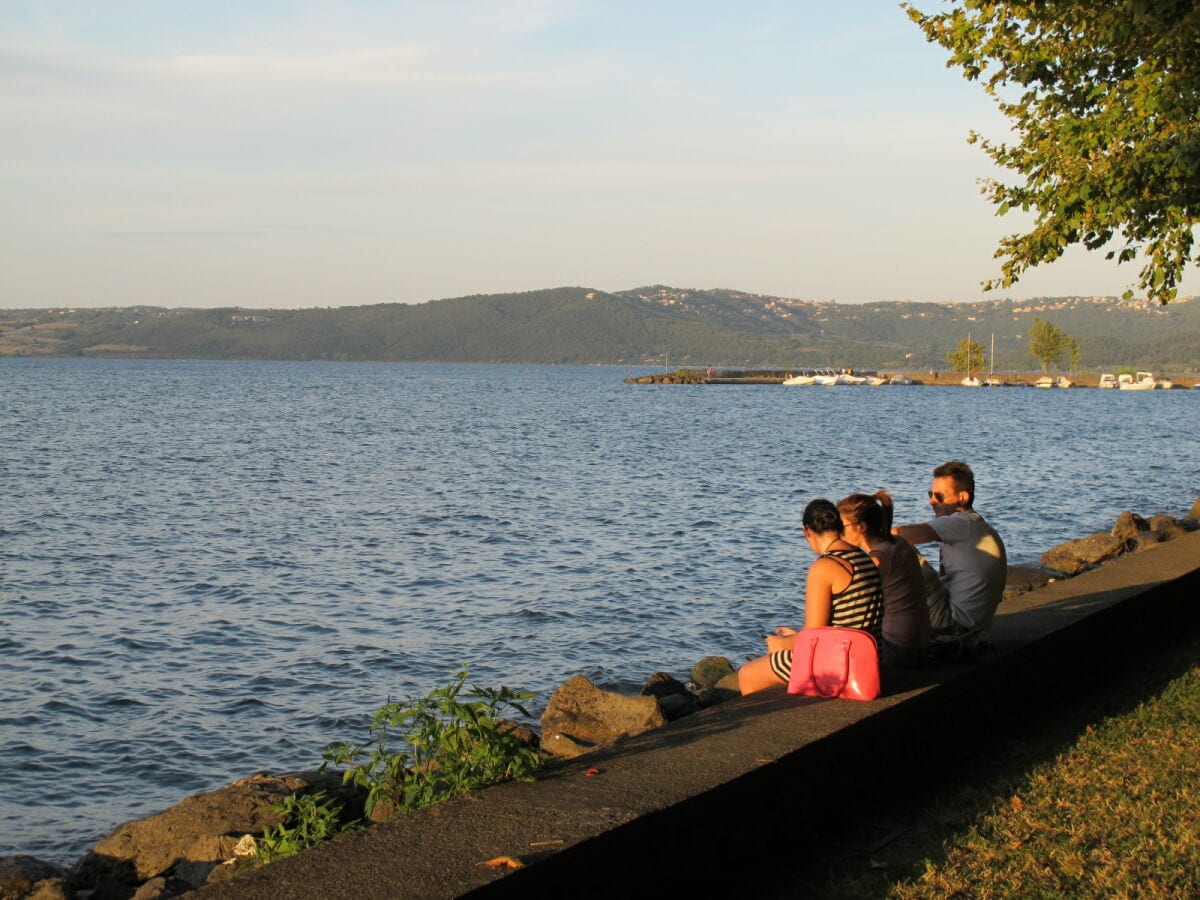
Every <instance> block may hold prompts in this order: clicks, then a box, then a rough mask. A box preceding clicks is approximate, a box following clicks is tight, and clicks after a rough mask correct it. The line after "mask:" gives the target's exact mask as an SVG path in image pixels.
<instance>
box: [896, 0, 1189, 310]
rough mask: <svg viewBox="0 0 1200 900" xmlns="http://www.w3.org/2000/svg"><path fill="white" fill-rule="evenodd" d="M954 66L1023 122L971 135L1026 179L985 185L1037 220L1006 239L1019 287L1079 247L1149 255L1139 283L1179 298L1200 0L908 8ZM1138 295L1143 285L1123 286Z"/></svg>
mask: <svg viewBox="0 0 1200 900" xmlns="http://www.w3.org/2000/svg"><path fill="white" fill-rule="evenodd" d="M901 5H902V6H903V8H904V9H905V11H906V12H907V14H908V16H909V18H910V19H912V20H913V21H914V22H916V23H917V24H918V25H919V26H920V27H921V29H922V30H923V31H924V32H925V36H926V38H927V39H928V40H929V41H930V42H932V43H937V44H940V45H941V46H942V47H943V48H945V49H946V50H947V51H949V54H950V58H949V61H948V62H947V66H948V67H958V68H960V69H962V73H963V75H964V77H966V78H967V79H968V80H972V81H975V80H978V81H981V82H982V84H983V87H984V90H985V91H986V92H987V93H988V95H990V96H991V97H993V98H994V99H995V100H996V102H997V104H998V106H999V108H1000V110H1001V112H1003V113H1004V115H1005V116H1007V117H1008V119H1009V121H1010V122H1011V123H1012V127H1013V130H1014V132H1015V135H1016V140H1015V141H1014V142H1013V143H1011V144H1010V143H1003V142H995V141H991V140H988V139H986V138H984V137H982V136H981V135H979V134H978V133H975V132H972V133H971V135H970V138H969V140H970V141H971V142H972V143H977V144H979V146H980V147H981V148H982V149H983V150H984V152H985V153H987V155H988V156H990V157H991V158H992V160H993V161H994V162H995V163H996V164H997V165H998V166H1000V167H1002V168H1005V169H1009V170H1011V171H1013V172H1016V173H1018V174H1019V175H1020V176H1021V177H1022V178H1023V179H1024V181H1023V182H1021V183H1015V184H1005V183H1002V182H1000V181H997V180H995V179H983V180H982V182H981V183H982V185H983V193H984V195H985V196H986V197H987V198H988V199H989V200H990V201H991V202H992V203H993V204H995V206H996V207H997V213H998V214H999V215H1004V214H1006V213H1007V212H1009V211H1010V210H1013V209H1021V210H1023V211H1025V212H1031V213H1033V215H1034V222H1033V227H1032V228H1031V229H1030V230H1029V231H1027V232H1026V233H1024V234H1011V235H1008V236H1006V237H1004V238H1002V239H1001V240H1000V246H999V248H998V249H997V250H996V258H997V259H1000V260H1002V262H1001V275H1000V277H998V278H994V279H992V280H990V281H985V282H984V287H985V289H988V290H991V289H994V288H997V287H1010V286H1011V285H1013V284H1014V283H1016V282H1017V281H1018V280H1019V278H1020V276H1021V275H1022V273H1024V272H1025V271H1026V270H1027V269H1029V268H1032V267H1034V266H1037V265H1040V264H1042V263H1050V262H1053V261H1055V260H1057V259H1058V258H1059V257H1060V256H1062V254H1063V252H1064V251H1065V250H1066V248H1067V247H1069V246H1072V245H1075V244H1081V245H1082V246H1084V247H1086V248H1087V249H1088V250H1099V249H1102V248H1105V247H1107V246H1109V244H1110V242H1111V241H1113V240H1114V239H1115V240H1118V241H1121V242H1123V243H1122V244H1121V245H1120V246H1119V247H1118V248H1117V249H1109V250H1107V251H1106V258H1108V259H1115V260H1116V262H1117V264H1118V265H1120V264H1121V263H1126V262H1132V261H1134V260H1140V261H1141V263H1142V268H1141V270H1140V271H1139V273H1138V277H1137V287H1138V288H1139V289H1140V290H1142V291H1144V292H1145V293H1146V295H1147V297H1149V298H1151V299H1153V300H1157V301H1158V302H1160V303H1164V304H1165V303H1167V302H1169V301H1170V300H1172V299H1173V298H1174V297H1175V295H1176V293H1177V290H1178V283H1179V280H1180V278H1181V277H1182V274H1183V272H1184V270H1185V269H1186V268H1187V267H1188V265H1189V264H1191V263H1195V264H1197V265H1200V254H1196V255H1195V256H1193V250H1194V247H1195V235H1194V232H1193V229H1194V228H1195V226H1196V224H1197V222H1198V221H1200V115H1198V110H1200V4H1197V3H1196V2H1194V0H1093V2H1086V3H1085V2H1077V0H1040V2H1039V0H1024V2H1005V0H998V2H997V0H951V2H950V4H949V5H950V7H951V8H950V9H949V10H948V11H945V12H940V13H932V14H927V13H924V12H921V11H920V10H919V9H917V8H916V7H915V6H913V5H912V4H909V3H903V4H901ZM1125 296H1126V297H1127V298H1129V297H1132V296H1133V291H1132V290H1129V291H1126V293H1125Z"/></svg>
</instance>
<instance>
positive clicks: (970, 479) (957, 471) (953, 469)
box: [933, 459, 975, 506]
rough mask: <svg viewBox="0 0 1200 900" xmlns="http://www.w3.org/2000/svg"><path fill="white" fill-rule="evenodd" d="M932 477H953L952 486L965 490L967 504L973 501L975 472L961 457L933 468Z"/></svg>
mask: <svg viewBox="0 0 1200 900" xmlns="http://www.w3.org/2000/svg"><path fill="white" fill-rule="evenodd" d="M933 477H934V478H953V479H954V486H955V487H956V488H958V489H959V490H960V491H966V492H967V506H972V505H974V503H975V473H974V472H972V471H971V467H970V466H968V465H967V464H966V463H965V462H963V461H962V460H961V459H952V460H950V461H949V462H944V463H942V464H941V465H940V466H938V467H937V468H936V469H934V470H933Z"/></svg>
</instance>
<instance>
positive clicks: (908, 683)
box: [198, 532, 1200, 900]
mask: <svg viewBox="0 0 1200 900" xmlns="http://www.w3.org/2000/svg"><path fill="white" fill-rule="evenodd" d="M1198 590H1200V532H1195V533H1191V534H1187V535H1185V536H1183V537H1180V538H1178V539H1176V540H1174V541H1171V542H1170V543H1167V544H1162V545H1161V546H1157V547H1154V548H1152V549H1149V550H1146V551H1145V552H1142V553H1137V554H1132V555H1129V556H1126V557H1122V558H1121V559H1119V560H1117V561H1115V562H1113V563H1110V564H1108V565H1106V566H1104V567H1102V568H1099V569H1096V570H1093V571H1090V572H1086V573H1084V574H1082V575H1079V576H1077V577H1075V578H1072V579H1069V580H1063V581H1058V582H1054V583H1051V584H1049V585H1047V586H1046V587H1044V588H1041V589H1039V590H1036V591H1033V592H1030V593H1028V594H1024V595H1022V596H1020V597H1017V598H1014V599H1011V600H1008V601H1006V602H1005V603H1004V604H1003V605H1002V606H1001V608H1000V612H999V614H998V615H997V619H996V623H995V627H994V635H993V636H994V639H995V642H996V645H997V650H996V652H995V653H994V654H993V655H992V656H990V657H989V658H988V659H987V660H986V661H985V662H982V663H977V664H970V665H956V666H946V667H942V668H937V669H928V670H922V671H920V672H913V673H903V675H902V677H901V676H893V677H891V678H890V679H889V680H888V682H887V683H886V684H885V695H884V696H883V697H881V698H880V699H879V700H876V701H872V702H870V703H855V702H852V701H841V700H832V701H829V700H816V699H810V698H799V697H791V696H788V695H787V694H785V693H784V691H783V689H782V688H778V689H775V690H769V691H764V692H763V693H761V694H758V695H756V696H753V697H748V698H742V699H738V700H733V701H730V702H728V703H725V704H721V705H718V706H714V707H710V708H708V709H706V710H703V711H701V712H699V713H697V714H695V715H692V716H689V717H687V718H684V719H680V720H678V721H677V722H674V723H671V724H669V725H667V726H665V727H663V728H659V729H656V730H654V731H650V732H646V733H644V734H641V735H639V736H637V737H635V738H631V739H629V740H627V741H624V742H622V743H620V744H618V745H617V746H615V747H613V748H610V749H607V750H603V751H598V752H596V753H592V754H588V755H586V756H583V757H580V758H579V759H577V760H575V761H572V762H570V763H567V764H564V765H562V766H561V767H559V768H557V769H554V770H552V771H550V772H548V773H547V774H546V775H545V776H543V777H541V778H539V780H538V781H536V782H533V783H509V784H503V785H497V786H495V787H492V788H489V789H487V790H484V791H480V792H478V793H476V794H472V795H470V796H467V797H463V798H459V799H456V800H452V801H449V802H446V803H443V804H440V805H438V806H433V807H429V808H426V809H424V810H421V811H419V812H416V813H413V814H409V815H405V816H399V817H397V818H395V819H393V820H391V821H389V822H386V823H384V824H382V825H379V826H376V827H374V828H372V829H370V830H368V831H365V832H362V833H358V834H354V835H349V836H346V837H343V838H339V839H337V840H335V841H331V842H329V843H327V844H323V845H321V846H319V847H317V848H315V849H313V850H310V851H308V852H306V853H304V854H302V855H300V856H298V857H294V858H292V859H287V860H283V861H281V862H278V863H274V864H272V865H270V866H267V867H265V868H262V869H258V870H255V871H252V872H249V873H246V874H245V875H244V876H240V877H239V878H237V879H235V880H233V881H229V882H225V883H222V884H219V885H214V886H212V887H209V888H205V889H204V890H202V891H201V892H200V893H199V894H198V896H201V897H207V898H223V900H260V898H262V900H265V898H271V900H276V898H310V897H328V898H355V900H359V898H384V897H458V896H463V895H466V894H472V895H477V896H507V895H510V894H511V895H513V896H522V897H528V896H545V895H550V894H558V893H560V892H565V893H568V894H570V895H575V896H586V897H609V896H621V895H626V896H647V895H650V894H652V893H659V892H662V891H668V890H669V891H672V892H674V891H678V890H680V889H681V888H688V887H691V888H696V887H699V888H701V889H704V890H706V891H709V892H711V891H712V890H714V889H717V888H721V887H728V886H730V885H734V886H736V885H740V886H741V889H742V890H743V891H746V892H748V891H749V890H750V888H751V886H752V885H754V884H755V883H757V882H758V881H759V880H760V879H759V878H758V877H757V875H756V872H757V871H760V870H758V868H757V867H759V866H765V867H770V869H771V870H772V871H778V869H779V868H780V867H781V866H786V865H787V864H788V863H787V861H789V860H793V859H796V858H797V857H799V856H802V855H804V854H805V853H808V852H814V851H813V850H812V845H811V844H808V843H806V841H805V840H804V835H805V830H804V823H806V822H820V821H822V820H823V819H829V818H832V817H837V816H838V815H842V816H844V815H845V814H846V813H847V812H848V804H849V803H850V802H851V800H850V799H849V798H852V797H853V796H854V795H855V792H860V793H861V791H863V790H870V787H871V785H873V784H883V783H886V782H887V781H888V780H889V779H895V778H897V777H900V773H902V772H904V771H911V770H912V768H913V767H914V766H922V767H926V768H928V767H936V766H937V764H938V760H939V759H940V758H942V757H943V755H944V754H946V753H959V752H962V750H963V748H964V747H967V748H969V747H970V742H971V740H972V739H973V738H974V736H975V730H976V728H977V727H978V726H979V725H980V723H982V722H985V721H988V720H991V719H993V718H994V717H996V716H998V715H1001V714H1009V715H1012V714H1014V713H1015V714H1019V712H1020V710H1021V709H1023V708H1025V709H1028V708H1029V706H1030V705H1033V704H1037V705H1042V704H1045V703H1047V702H1059V703H1062V702H1070V701H1069V698H1070V696H1071V691H1072V689H1073V687H1074V686H1078V685H1081V684H1085V683H1087V681H1088V679H1089V678H1090V677H1092V675H1093V673H1094V672H1095V671H1096V670H1097V669H1098V668H1099V667H1110V666H1113V665H1115V664H1116V663H1117V662H1118V661H1119V660H1120V659H1121V658H1123V657H1125V656H1128V655H1129V654H1134V653H1145V652H1152V651H1153V647H1154V644H1155V642H1157V641H1161V640H1163V639H1164V636H1165V635H1170V634H1177V633H1180V632H1183V631H1195V630H1196V629H1197V627H1198V626H1200V604H1197V603H1196V597H1197V592H1198ZM1148 648H1149V651H1148ZM1048 698H1050V699H1048ZM817 852H819V851H817ZM499 858H507V859H509V860H511V861H513V864H515V865H518V866H520V867H519V868H511V869H510V868H504V867H500V868H493V867H490V866H487V865H484V863H485V862H487V861H490V860H497V859H499ZM773 878H775V879H776V880H777V876H773Z"/></svg>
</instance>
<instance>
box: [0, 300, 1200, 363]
mask: <svg viewBox="0 0 1200 900" xmlns="http://www.w3.org/2000/svg"><path fill="white" fill-rule="evenodd" d="M1035 316H1037V317H1040V318H1042V319H1046V320H1048V321H1051V322H1053V323H1054V324H1056V325H1058V326H1059V327H1060V328H1062V329H1063V330H1064V331H1066V332H1068V333H1069V334H1072V335H1074V336H1075V337H1076V339H1077V340H1078V342H1079V346H1080V350H1081V357H1082V365H1083V366H1084V367H1087V368H1092V369H1101V368H1104V369H1113V368H1116V367H1118V366H1134V367H1137V368H1146V369H1152V370H1154V371H1158V372H1172V371H1173V372H1187V371H1195V370H1196V369H1197V367H1200V302H1198V301H1195V300H1191V301H1177V302H1175V303H1172V304H1171V305H1170V306H1167V307H1157V306H1154V307H1148V306H1147V305H1145V304H1144V303H1134V302H1129V301H1121V300H1117V299H1114V298H1106V297H1091V298H1078V297H1075V298H1052V299H1044V300H1038V301H1030V302H1014V301H1011V300H996V301H989V302H982V303H908V302H888V303H865V304H839V303H836V302H832V301H819V302H818V301H802V300H794V299H789V298H785V297H772V296H766V295H762V294H747V293H743V292H740V291H733V290H685V289H680V288H671V287H663V286H661V285H655V286H651V287H645V288H637V289H634V290H629V291H619V292H617V293H606V292H604V291H596V290H590V289H588V288H582V287H563V288H553V289H549V290H541V291H530V292H528V293H520V294H490V295H481V296H474V297H458V298H455V299H450V300H434V301H429V302H428V303H420V304H411V305H409V304H396V303H389V304H379V305H376V306H357V307H343V308H339V309H301V310H251V309H236V308H229V309H212V310H189V309H166V308H161V307H145V306H138V307H122V308H108V309H77V310H76V309H72V310H61V309H60V310H18V311H8V312H4V311H0V355H5V356H83V355H86V356H122V357H165V358H175V357H190V358H205V359H279V360H282V359H291V360H388V361H443V362H501V363H613V364H621V365H633V364H641V363H654V364H658V365H663V364H666V363H669V364H670V365H672V366H675V365H706V364H707V365H713V366H755V367H758V366H761V367H800V366H836V367H841V366H853V367H858V368H905V369H926V368H938V369H942V368H945V366H946V354H947V353H948V352H949V351H951V350H953V349H954V348H955V346H956V345H957V343H958V342H959V341H960V340H962V339H963V338H965V337H967V335H968V334H970V335H971V337H973V338H974V339H975V340H977V341H979V342H980V343H981V344H983V345H984V346H985V348H989V349H990V346H991V341H992V338H993V336H994V338H995V346H996V358H995V367H996V369H997V370H998V371H1009V370H1016V371H1023V370H1027V369H1029V368H1031V366H1032V362H1031V360H1030V357H1029V354H1028V349H1027V348H1028V345H1029V338H1028V331H1029V326H1030V324H1031V322H1032V320H1033V318H1034V317H1035Z"/></svg>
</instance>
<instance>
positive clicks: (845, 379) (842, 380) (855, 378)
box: [836, 372, 867, 384]
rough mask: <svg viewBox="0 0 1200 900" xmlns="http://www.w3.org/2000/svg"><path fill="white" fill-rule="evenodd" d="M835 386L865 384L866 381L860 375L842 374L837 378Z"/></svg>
mask: <svg viewBox="0 0 1200 900" xmlns="http://www.w3.org/2000/svg"><path fill="white" fill-rule="evenodd" d="M836 383H837V384H866V383H867V379H866V378H864V377H863V376H862V375H851V374H850V373H849V372H842V373H841V374H840V375H838V376H837V381H836Z"/></svg>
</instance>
